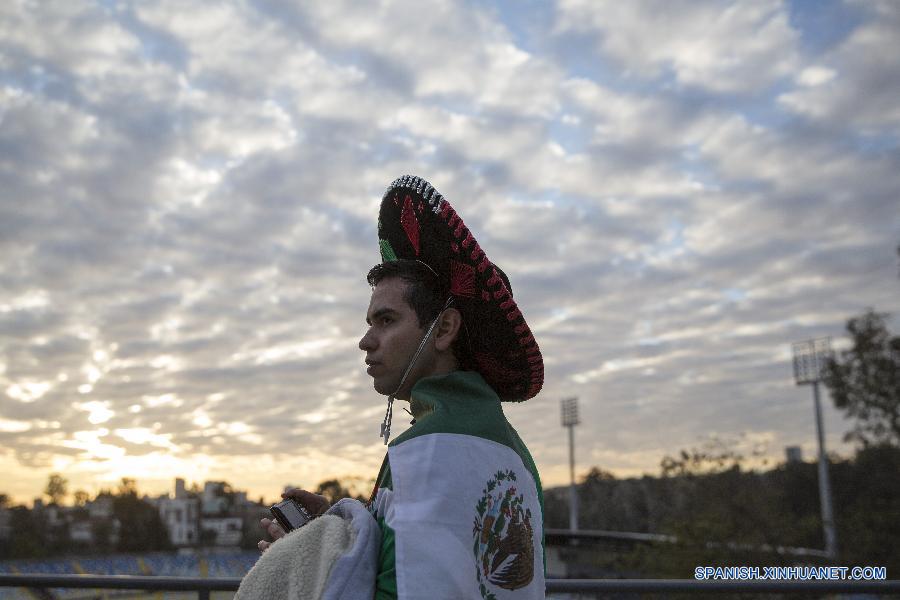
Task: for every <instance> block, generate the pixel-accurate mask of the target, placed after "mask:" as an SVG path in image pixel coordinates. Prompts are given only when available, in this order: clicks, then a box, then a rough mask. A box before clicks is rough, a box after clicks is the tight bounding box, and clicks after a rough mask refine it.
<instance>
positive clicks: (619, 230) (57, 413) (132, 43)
mask: <svg viewBox="0 0 900 600" xmlns="http://www.w3.org/2000/svg"><path fill="white" fill-rule="evenodd" d="M799 10H802V7H801V9H799ZM858 12H859V15H860V16H859V20H858V22H856V21H854V22H852V23H849V24H846V29H847V31H845V32H844V33H843V34H842V36H841V37H840V38H839V39H837V38H836V39H835V40H834V41H833V43H831V44H830V45H826V47H825V50H823V51H822V52H821V53H819V54H816V53H814V52H813V51H811V50H810V47H809V44H808V43H807V42H808V40H809V39H810V36H813V37H815V36H816V35H824V34H823V33H822V32H819V31H816V30H814V29H812V30H811V29H809V28H815V27H816V26H817V25H816V23H817V22H818V21H816V20H815V19H807V20H805V21H804V20H803V19H800V21H802V22H803V23H806V29H804V30H802V31H801V30H798V29H794V26H795V23H797V22H798V20H797V19H796V18H793V17H796V15H793V16H792V18H790V19H789V18H788V17H789V15H788V14H787V13H788V10H787V8H786V7H785V6H783V5H781V4H776V3H753V4H748V3H733V4H729V3H726V4H724V5H722V4H719V3H716V4H712V3H689V4H687V3H682V4H670V3H667V4H653V3H628V4H586V3H579V2H574V1H565V2H561V3H559V4H558V5H557V6H556V7H549V6H548V7H543V8H541V9H540V10H538V11H537V12H534V13H532V12H528V11H525V12H520V13H517V14H516V15H512V14H511V13H510V12H509V10H508V9H506V8H504V6H502V5H497V6H492V5H485V6H479V7H472V6H466V5H463V4H459V3H453V2H443V3H438V4H430V5H428V6H427V7H425V6H424V5H423V6H419V5H412V4H409V3H402V2H401V3H388V4H384V5H382V6H379V7H377V8H372V7H367V8H366V9H362V8H361V7H359V6H357V4H355V3H352V2H335V3H327V4H323V3H318V4H313V5H308V6H298V5H297V4H296V3H287V2H278V1H275V0H267V1H265V2H259V3H255V4H253V5H243V4H240V3H219V4H209V3H206V2H189V3H187V4H185V3H182V2H178V3H175V2H164V1H160V2H149V3H140V4H137V5H134V6H125V5H121V4H118V5H113V6H110V5H108V4H106V3H100V4H95V3H90V2H70V3H65V4H40V3H38V4H30V3H13V4H9V3H8V4H6V5H4V6H3V8H0V30H2V34H3V35H2V36H0V39H2V42H0V71H2V73H0V250H2V252H3V257H4V260H3V261H2V263H0V334H2V335H0V438H2V444H0V446H2V447H3V448H4V450H3V451H2V452H0V460H2V464H0V467H3V468H4V469H7V468H8V469H12V470H14V471H15V470H20V471H17V472H24V471H26V470H27V469H26V467H29V468H32V469H33V472H31V473H29V475H28V476H27V477H26V476H24V475H23V476H22V477H21V478H17V479H15V481H16V482H18V483H16V484H15V485H16V486H18V487H15V488H14V489H12V488H11V489H9V490H0V491H3V492H6V493H12V494H13V495H14V496H15V497H16V498H27V497H30V496H29V495H30V494H34V493H35V491H34V490H35V489H36V488H35V485H40V482H38V483H37V484H36V483H35V480H34V477H35V473H45V472H49V471H50V469H57V470H60V469H64V470H65V471H66V472H67V473H70V477H71V478H72V479H73V480H77V481H78V482H79V483H78V485H80V486H83V487H85V488H87V489H96V487H97V486H99V485H109V482H110V481H112V482H115V481H117V478H119V477H122V476H129V475H130V476H138V478H139V480H140V479H141V478H142V477H144V478H146V480H147V481H148V482H152V485H153V486H156V488H155V489H158V490H162V489H164V488H165V487H166V486H168V485H169V483H168V481H169V480H170V479H171V477H172V474H173V473H174V474H188V471H190V473H191V474H196V475H191V476H196V477H206V476H209V477H215V478H220V479H227V480H229V481H232V483H234V484H235V485H238V486H248V487H252V488H253V489H252V491H253V492H254V493H255V494H259V493H265V494H267V495H271V494H273V493H274V492H275V491H277V490H276V486H277V485H278V484H280V483H287V482H288V481H294V482H295V483H296V482H300V480H303V481H304V482H305V483H304V485H315V484H316V483H317V482H318V481H320V480H321V479H324V478H329V477H333V476H335V475H351V474H355V475H360V476H363V477H366V476H369V475H374V471H375V470H376V469H377V467H378V464H379V462H380V460H381V458H382V456H383V451H384V449H383V446H381V445H380V439H379V438H378V437H377V424H378V423H379V422H380V420H381V418H382V416H383V414H384V408H385V406H384V398H383V397H381V396H379V395H378V394H376V393H375V392H374V390H373V389H372V387H371V380H370V379H369V378H368V377H367V376H366V375H365V374H364V370H363V365H362V353H361V352H360V351H359V350H358V348H357V343H358V340H359V338H360V336H361V335H362V334H363V333H364V331H365V324H364V311H365V307H366V304H367V302H368V298H369V289H368V286H367V284H366V282H365V279H364V276H365V273H366V272H367V270H368V269H369V268H370V267H371V266H372V264H374V263H375V262H376V261H377V260H378V259H379V257H378V253H377V239H376V237H377V234H376V231H377V230H376V222H375V221H376V215H377V211H378V205H379V201H380V198H381V195H382V193H383V191H384V189H385V187H386V186H387V184H388V183H389V182H390V181H392V180H393V179H394V178H395V177H397V176H398V175H400V174H403V173H414V174H419V175H423V176H426V177H427V178H428V179H429V180H430V181H431V183H433V184H434V185H435V187H437V188H438V189H439V190H440V191H441V192H442V193H443V194H444V195H445V196H446V197H447V198H449V199H450V200H451V202H452V203H453V205H454V207H456V208H457V209H458V210H459V212H460V213H461V214H462V216H463V217H464V219H465V221H466V224H467V225H468V226H469V228H470V229H471V230H472V232H473V233H474V235H475V236H476V237H477V239H478V240H479V243H480V244H481V246H482V247H483V248H484V249H485V250H486V251H487V253H488V255H489V256H490V257H491V259H492V260H494V261H495V262H496V263H497V264H499V265H500V266H501V267H502V268H503V269H504V270H505V271H506V272H507V273H508V275H509V276H510V278H511V280H512V285H513V289H514V291H515V295H516V299H517V302H518V303H519V305H520V307H521V308H522V309H523V311H524V313H525V315H526V317H527V318H528V321H529V324H530V325H531V327H532V329H533V330H534V331H535V333H536V335H537V339H538V342H539V343H540V345H541V349H542V351H543V354H544V357H545V362H546V381H545V385H544V392H543V393H542V394H541V395H540V396H539V397H538V398H535V399H534V400H531V401H529V402H527V403H525V404H523V405H518V406H511V407H505V408H506V409H507V410H506V412H507V414H508V416H509V418H510V419H511V421H512V422H513V423H514V425H515V426H516V427H517V428H518V429H519V431H520V432H521V433H522V436H523V438H524V439H525V440H526V441H527V442H528V444H529V447H530V448H531V450H532V453H533V454H534V456H535V458H536V460H537V461H538V464H539V466H540V467H541V469H542V470H546V472H547V473H551V474H553V473H559V477H561V478H562V479H563V480H564V479H565V477H566V476H567V474H566V473H565V469H564V465H565V463H566V462H567V457H566V456H564V444H563V445H562V446H561V445H560V444H561V442H560V439H559V436H560V435H561V431H560V430H556V429H555V428H553V427H547V426H546V423H547V422H548V418H550V419H551V420H552V419H553V418H555V417H553V415H555V414H557V413H556V411H557V408H556V404H555V403H556V400H557V399H558V398H561V397H565V396H570V395H572V396H579V397H581V398H582V399H583V401H584V424H583V425H582V426H581V427H582V429H581V430H579V440H580V442H579V443H580V444H583V445H584V446H583V447H584V448H585V452H586V453H588V454H586V456H596V457H600V458H598V460H600V459H602V460H603V461H606V462H604V464H602V465H600V466H602V467H603V468H606V469H612V470H617V471H618V472H620V473H635V472H637V471H639V470H640V469H644V470H647V471H654V470H655V469H656V467H657V463H658V459H659V458H661V456H662V455H663V454H665V453H672V452H675V451H677V450H678V449H680V448H682V447H688V446H690V445H691V444H692V443H694V442H695V440H696V439H697V438H698V437H699V436H703V435H706V434H708V433H709V432H720V433H723V434H729V433H733V432H735V431H739V430H743V431H748V432H749V433H750V434H753V435H761V436H762V435H764V436H767V437H766V439H769V440H771V444H772V452H773V453H774V455H778V454H779V451H778V448H777V445H778V444H786V443H789V442H790V443H797V441H798V440H797V439H796V438H797V434H796V432H797V431H800V430H801V428H802V427H803V426H804V424H806V423H807V422H808V417H809V415H807V414H806V411H805V408H804V409H802V410H801V409H800V408H798V407H797V406H795V404H796V403H795V402H794V400H795V399H796V398H795V397H796V395H797V393H798V392H797V391H796V390H794V389H793V386H792V384H791V381H790V374H789V371H788V370H787V369H788V363H789V352H790V349H789V345H788V344H789V342H790V341H792V340H794V339H801V338H804V337H813V336H818V335H835V336H837V335H839V334H840V333H841V328H842V326H843V322H844V320H845V319H846V318H848V317H849V316H852V315H853V314H856V313H857V312H859V311H861V310H863V309H864V308H866V307H867V306H875V307H878V308H879V309H881V310H894V311H896V310H898V308H900V305H898V304H897V295H896V285H897V281H896V265H895V263H894V262H893V261H894V249H895V247H896V244H897V232H898V231H900V221H898V217H897V211H896V210H895V204H896V198H897V194H898V191H900V178H898V175H897V173H900V169H898V164H897V157H896V152H894V150H895V149H896V145H897V130H896V127H895V125H896V122H895V121H896V119H895V118H894V116H892V115H893V113H892V112H891V110H890V109H888V108H886V106H887V105H886V104H885V103H886V102H887V100H886V99H887V98H892V97H893V96H895V95H896V94H892V92H891V90H893V89H894V88H895V87H896V85H897V81H898V77H897V73H896V69H894V68H893V63H892V61H893V60H894V59H893V56H894V53H891V52H890V49H892V48H893V44H892V41H893V38H892V37H891V36H890V33H891V31H892V28H895V27H894V26H893V23H894V20H893V19H894V16H896V15H895V14H894V13H895V12H896V11H894V10H893V8H891V5H890V3H886V4H873V5H863V6H861V7H860V9H859V11H858ZM854 107H858V110H856V109H855V108H854ZM851 109H853V110H851ZM548 415H550V417H548ZM398 418H399V411H398ZM828 419H830V420H829V422H828V431H829V432H831V433H830V434H829V435H830V436H831V437H830V438H829V443H832V440H833V441H834V442H835V443H836V442H837V440H838V439H839V438H840V434H841V428H842V427H844V425H843V424H841V423H840V421H839V420H838V419H837V416H836V413H834V412H833V411H830V412H829V413H828ZM399 426H400V421H397V422H396V423H395V429H396V428H397V427H399ZM562 433H564V432H562ZM560 448H562V450H561V449H560ZM588 449H589V450H588ZM654 457H655V458H654ZM257 465H259V466H260V468H265V469H268V470H269V471H268V472H278V473H282V474H283V476H282V479H284V481H279V482H277V483H273V481H274V480H272V478H271V477H263V476H262V475H261V474H258V473H257V470H259V469H257ZM561 465H562V466H561ZM11 472H12V471H11ZM295 473H296V476H294V474H295ZM550 483H551V484H552V483H558V481H556V480H554V479H553V477H551V479H550ZM28 486H30V487H28ZM92 486H93V487H92Z"/></svg>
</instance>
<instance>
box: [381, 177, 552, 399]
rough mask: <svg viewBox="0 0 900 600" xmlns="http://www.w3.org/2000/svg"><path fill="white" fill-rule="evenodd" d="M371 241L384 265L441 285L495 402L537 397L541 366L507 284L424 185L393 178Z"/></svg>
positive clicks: (438, 197) (456, 218) (446, 206)
mask: <svg viewBox="0 0 900 600" xmlns="http://www.w3.org/2000/svg"><path fill="white" fill-rule="evenodd" d="M378 237H379V247H380V250H381V258H382V260H383V261H385V262H387V261H391V260H397V259H410V260H419V261H422V262H424V263H425V264H427V265H428V266H429V267H431V268H432V269H433V270H434V271H435V272H436V273H437V275H438V277H440V278H441V280H442V281H444V282H446V283H447V287H448V289H449V290H450V293H451V294H453V296H454V298H455V305H456V307H457V308H458V309H459V311H460V312H461V313H462V316H463V321H464V322H465V324H466V330H467V331H468V335H469V341H470V348H471V351H472V358H473V359H474V362H475V363H476V364H477V367H478V371H479V372H480V373H481V375H482V376H483V377H484V379H485V381H487V383H488V384H489V385H490V386H491V387H492V388H493V389H494V391H496V392H497V395H498V396H500V399H501V400H504V401H512V402H520V401H523V400H528V399H529V398H533V397H534V396H535V395H537V393H538V392H539V391H540V390H541V386H542V385H543V383H544V361H543V357H542V356H541V351H540V348H539V347H538V344H537V342H536V341H535V339H534V336H533V335H532V334H531V330H530V328H529V327H528V324H527V323H526V322H525V317H524V316H523V315H522V312H521V311H520V310H519V307H518V306H517V305H516V301H515V300H514V299H513V295H512V288H511V287H510V285H509V279H508V278H507V277H506V274H505V273H503V271H502V270H501V269H500V268H499V267H497V266H496V265H494V264H493V263H492V262H491V261H490V260H488V258H487V256H486V255H485V253H484V251H483V250H482V249H481V246H479V244H478V242H477V241H476V240H475V238H474V237H473V236H472V233H471V232H470V231H469V229H468V228H467V227H466V226H465V224H464V223H463V221H462V219H461V218H460V217H459V215H458V214H456V211H455V210H453V207H452V206H450V203H449V202H448V201H447V200H446V199H445V198H444V197H443V196H441V194H439V193H438V191H437V190H435V189H434V187H432V186H431V184H429V183H428V182H427V181H425V180H424V179H422V178H421V177H415V176H412V175H404V176H403V177H400V178H398V179H397V180H395V181H394V182H393V183H392V184H391V185H390V186H389V187H388V189H387V191H386V192H385V194H384V197H383V198H382V201H381V209H380V211H379V214H378Z"/></svg>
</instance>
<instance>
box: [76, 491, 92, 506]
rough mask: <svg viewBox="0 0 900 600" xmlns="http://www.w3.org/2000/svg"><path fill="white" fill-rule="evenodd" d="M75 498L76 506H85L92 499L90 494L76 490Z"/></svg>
mask: <svg viewBox="0 0 900 600" xmlns="http://www.w3.org/2000/svg"><path fill="white" fill-rule="evenodd" d="M74 498H75V506H84V505H85V504H87V501H88V500H89V499H90V496H89V495H88V493H87V492H86V491H84V490H76V492H75V494H74Z"/></svg>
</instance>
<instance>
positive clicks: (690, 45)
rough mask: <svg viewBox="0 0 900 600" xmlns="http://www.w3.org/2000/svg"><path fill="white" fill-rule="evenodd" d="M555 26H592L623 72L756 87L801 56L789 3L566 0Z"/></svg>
mask: <svg viewBox="0 0 900 600" xmlns="http://www.w3.org/2000/svg"><path fill="white" fill-rule="evenodd" d="M558 8H559V10H558V13H557V16H556V23H555V27H554V32H555V33H556V34H557V35H559V36H565V35H567V34H568V33H569V32H574V33H576V34H582V35H585V34H589V35H590V36H592V37H593V38H594V40H595V44H596V47H597V49H598V50H599V51H601V52H602V53H603V54H604V55H605V56H608V57H609V58H610V59H612V60H614V61H616V62H617V63H618V64H619V65H621V68H622V71H623V73H624V75H626V76H635V77H640V78H651V79H657V78H661V77H664V76H666V75H667V74H668V73H671V75H672V76H673V78H674V80H675V81H677V82H678V83H679V84H681V85H685V86H691V87H694V86H695V87H699V88H702V89H706V90H710V91H713V92H716V93H756V92H760V91H763V90H765V89H766V88H767V87H769V86H771V85H773V84H774V83H776V82H777V81H779V80H780V79H782V78H784V77H786V76H787V75H788V74H790V73H791V72H792V71H793V70H794V68H795V67H796V64H797V53H796V48H795V44H796V37H797V35H796V32H794V31H793V30H792V29H791V27H790V24H789V19H788V15H787V13H786V11H785V9H784V6H783V5H782V4H781V3H779V2H775V1H770V2H754V3H751V4H748V3H741V2H731V3H726V4H725V5H724V6H723V5H722V3H719V2H654V1H648V2H628V3H599V4H598V3H593V2H584V1H582V0H563V1H561V2H560V3H559V7H558Z"/></svg>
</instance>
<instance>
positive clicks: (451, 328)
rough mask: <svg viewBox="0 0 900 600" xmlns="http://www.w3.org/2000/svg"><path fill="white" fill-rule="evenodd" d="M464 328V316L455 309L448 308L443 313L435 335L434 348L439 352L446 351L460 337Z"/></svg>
mask: <svg viewBox="0 0 900 600" xmlns="http://www.w3.org/2000/svg"><path fill="white" fill-rule="evenodd" d="M460 327H462V315H461V314H460V312H459V311H458V310H456V309H455V308H448V309H446V310H444V312H443V313H441V317H440V319H439V320H438V324H437V327H436V328H435V333H434V346H435V348H436V349H437V350H440V351H442V352H443V351H446V350H449V349H450V347H451V346H452V345H453V340H455V339H456V338H457V337H458V336H459V329H460Z"/></svg>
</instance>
